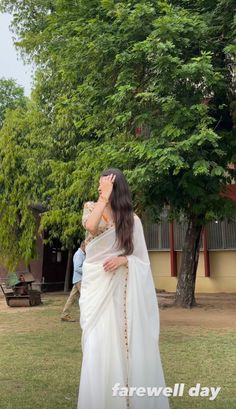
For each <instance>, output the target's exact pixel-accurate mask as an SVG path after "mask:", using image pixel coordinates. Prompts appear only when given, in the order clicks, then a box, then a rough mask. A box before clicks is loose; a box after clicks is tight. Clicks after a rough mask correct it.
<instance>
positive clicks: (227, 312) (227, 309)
mask: <svg viewBox="0 0 236 409" xmlns="http://www.w3.org/2000/svg"><path fill="white" fill-rule="evenodd" d="M67 296H68V294H65V293H62V292H61V293H58V292H57V293H42V301H43V303H44V304H42V305H40V306H37V307H18V308H16V307H15V308H14V307H8V306H7V305H6V302H5V298H4V297H3V295H2V294H0V312H7V313H9V314H14V313H17V312H19V311H20V312H21V313H23V312H27V311H30V308H33V309H34V311H36V310H38V311H42V310H46V309H47V308H48V307H49V306H50V308H56V309H61V307H62V306H63V305H64V302H65V301H66V298H67ZM173 299H174V294H173V293H167V292H162V293H158V304H159V309H160V319H161V325H162V326H163V327H167V326H169V327H173V326H179V327H182V326H183V327H186V326H190V327H191V328H192V329H199V328H207V329H217V330H221V329H222V330H232V329H236V314H235V313H236V294H235V293H232V294H228V293H218V294H205V293H204V294H203V293H198V294H196V301H197V303H198V306H197V307H195V308H192V309H183V308H176V307H174V306H173Z"/></svg>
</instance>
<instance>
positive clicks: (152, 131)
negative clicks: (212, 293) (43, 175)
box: [2, 0, 235, 307]
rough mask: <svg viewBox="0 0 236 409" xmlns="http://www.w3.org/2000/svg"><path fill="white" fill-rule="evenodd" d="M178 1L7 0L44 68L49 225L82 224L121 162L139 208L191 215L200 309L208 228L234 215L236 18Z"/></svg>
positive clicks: (188, 296) (187, 283) (40, 92)
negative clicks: (85, 209)
mask: <svg viewBox="0 0 236 409" xmlns="http://www.w3.org/2000/svg"><path fill="white" fill-rule="evenodd" d="M225 1H226V0H225ZM173 3H174V4H171V3H168V2H167V1H135V0H132V1H130V2H125V1H120V2H116V1H113V0H103V1H97V0H93V2H92V3H91V2H89V3H88V2H86V1H84V0H79V1H77V2H74V1H73V2H65V1H63V0H58V1H57V2H56V3H54V7H51V2H49V1H41V2H37V5H35V4H34V2H32V1H25V2H23V3H22V2H18V1H17V2H15V1H8V0H4V1H2V4H3V6H4V10H10V11H11V10H14V16H15V17H14V24H15V27H16V33H17V34H18V36H19V37H20V39H19V41H18V45H19V47H21V49H22V50H23V51H24V53H25V54H26V55H27V56H31V58H35V61H36V62H37V64H38V67H39V69H38V74H37V81H36V88H35V96H36V97H37V104H38V105H39V107H40V109H41V110H42V112H43V113H44V114H45V115H46V116H47V118H49V122H50V125H49V126H48V130H47V135H48V141H50V142H49V146H50V147H51V148H50V149H49V150H48V151H47V157H48V164H49V166H50V171H49V175H48V177H47V184H46V185H45V192H44V197H45V200H46V201H47V200H48V206H49V211H48V212H47V213H46V214H45V216H44V221H42V225H44V227H45V226H46V225H47V226H50V225H51V230H52V231H54V233H53V234H57V233H56V232H58V234H59V235H60V237H61V236H62V237H63V235H64V232H65V231H70V229H69V230H67V229H66V228H65V224H64V223H67V222H68V225H69V226H70V222H71V229H72V231H74V230H73V229H74V228H75V227H74V226H75V223H77V222H78V223H79V218H77V216H78V213H77V212H78V210H79V209H80V208H81V207H80V206H81V205H82V203H83V201H84V200H86V199H88V198H92V197H93V196H94V197H95V195H96V192H95V187H94V186H95V184H94V182H95V181H96V180H97V177H98V175H99V172H100V170H102V168H104V167H106V166H109V165H112V166H114V165H115V166H117V167H121V168H122V169H123V170H124V171H125V174H126V175H127V177H128V179H129V181H130V184H131V186H132V190H133V192H134V200H135V206H136V207H137V208H138V209H139V212H140V213H142V212H143V211H144V209H146V208H147V207H151V208H152V209H154V211H155V213H159V212H160V211H161V209H162V208H163V206H168V208H169V209H170V212H171V215H175V216H177V215H178V214H180V213H181V214H184V215H185V217H186V220H187V221H188V229H187V233H186V239H185V244H184V248H183V257H182V266H181V269H180V273H179V277H178V285H177V292H176V303H177V304H178V305H181V306H185V307H192V306H193V305H194V304H195V298H194V290H195V278H196V267H197V262H198V254H199V241H200V234H201V230H202V226H203V225H204V224H205V223H207V222H208V221H209V220H212V219H214V218H215V217H219V216H223V215H226V214H228V215H230V214H232V212H233V211H235V208H234V209H233V208H232V206H231V204H230V202H229V201H228V200H227V199H226V198H224V197H223V196H221V195H220V193H221V192H222V191H223V190H224V188H225V185H226V184H227V183H230V182H231V180H232V176H233V171H232V170H230V169H228V168H227V165H228V163H229V162H231V160H232V159H233V157H234V155H235V142H234V140H233V134H232V116H233V115H232V106H233V101H232V99H233V98H232V95H233V93H232V92H231V91H230V92H229V90H232V89H233V81H234V80H233V75H232V65H233V62H232V61H233V56H234V55H235V48H234V45H233V42H232V36H231V33H232V32H233V30H234V27H235V26H234V24H235V23H234V20H233V18H231V17H230V15H228V14H227V26H226V25H225V23H224V21H223V20H221V17H220V12H221V8H222V4H223V3H222V1H220V0H219V1H218V2H217V6H216V7H215V5H213V4H212V3H211V2H209V1H206V2H197V3H196V5H195V6H191V4H190V3H189V2H188V1H187V0H186V1H175V2H173ZM29 13H30V15H32V16H33V18H32V21H31V20H30V19H29V18H28V17H29ZM220 21H221V23H220V24H219V22H220ZM222 24H223V25H224V38H226V40H224V41H221V40H220V38H221V35H222V32H221V29H222ZM227 34H229V35H227ZM52 147H55V150H53V148H52ZM59 192H60V194H59ZM71 209H73V212H74V213H73V212H70V211H69V210H71ZM67 216H68V218H67ZM64 217H65V219H64ZM73 217H74V219H73ZM72 236H73V234H72ZM68 238H69V235H68Z"/></svg>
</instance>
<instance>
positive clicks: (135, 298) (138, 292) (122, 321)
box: [77, 215, 169, 409]
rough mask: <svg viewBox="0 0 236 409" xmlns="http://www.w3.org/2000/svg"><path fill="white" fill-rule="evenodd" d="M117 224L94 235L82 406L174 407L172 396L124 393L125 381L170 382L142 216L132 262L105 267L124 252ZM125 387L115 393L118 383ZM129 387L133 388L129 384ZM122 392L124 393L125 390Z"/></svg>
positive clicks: (87, 275) (86, 270) (83, 310)
mask: <svg viewBox="0 0 236 409" xmlns="http://www.w3.org/2000/svg"><path fill="white" fill-rule="evenodd" d="M115 240H116V235H115V228H114V227H111V228H109V229H108V230H106V231H105V232H103V233H102V234H100V235H99V236H98V237H96V238H94V239H93V240H92V241H90V242H89V243H88V245H87V248H86V260H85V262H84V264H83V279H82V285H81V295H80V300H79V304H80V324H81V328H82V351H83V361H82V366H81V376H80V387H79V397H78V407H77V409H127V408H129V409H169V403H168V398H167V397H165V396H163V395H159V396H147V394H145V395H144V396H142V397H141V396H137V395H136V394H135V393H130V394H132V395H133V396H129V397H126V396H124V391H126V389H124V388H125V387H127V388H131V387H137V388H138V387H144V388H146V387H157V388H158V387H163V388H164V387H165V380H164V374H163V370H162V363H161V359H160V353H159V346H158V342H159V309H158V303H157V298H156V292H155V288H154V283H153V278H152V273H151V269H150V261H149V257H148V252H147V247H146V243H145V238H144V234H143V227H142V223H141V221H140V219H139V218H138V216H136V215H135V216H134V234H133V240H134V252H133V254H132V255H130V256H128V268H127V267H120V268H118V269H117V270H116V271H115V272H113V273H109V272H105V271H104V269H103V263H104V261H105V260H107V259H108V258H110V257H113V256H117V255H119V254H121V251H120V250H118V249H117V247H116V245H115ZM116 384H119V387H120V388H122V391H123V392H122V391H121V390H120V392H118V393H116V394H115V395H116V396H113V389H112V388H113V387H114V386H115V385H116ZM128 390H129V389H128ZM120 395H122V396H120Z"/></svg>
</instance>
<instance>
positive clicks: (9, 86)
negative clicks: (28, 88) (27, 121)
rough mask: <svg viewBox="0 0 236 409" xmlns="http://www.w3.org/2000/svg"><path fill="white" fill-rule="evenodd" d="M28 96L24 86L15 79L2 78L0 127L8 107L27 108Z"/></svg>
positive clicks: (0, 79)
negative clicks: (25, 93)
mask: <svg viewBox="0 0 236 409" xmlns="http://www.w3.org/2000/svg"><path fill="white" fill-rule="evenodd" d="M26 105H27V98H26V97H25V95H24V88H23V87H21V86H19V85H17V83H16V81H15V80H13V79H6V78H0V127H1V126H2V125H3V121H4V118H5V115H6V112H7V110H8V109H15V108H17V107H22V108H26Z"/></svg>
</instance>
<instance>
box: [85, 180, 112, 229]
mask: <svg viewBox="0 0 236 409" xmlns="http://www.w3.org/2000/svg"><path fill="white" fill-rule="evenodd" d="M115 178H116V175H113V174H110V175H108V176H103V177H101V178H100V182H99V192H100V196H99V199H98V201H97V202H96V204H95V206H94V208H93V210H92V212H91V214H90V216H89V217H88V219H87V221H86V226H85V228H86V230H88V231H89V232H90V233H91V234H93V235H94V234H96V233H97V228H98V225H99V222H100V220H101V217H102V214H103V211H104V209H105V207H106V205H107V203H108V202H109V197H110V195H111V192H112V189H113V182H114V180H115Z"/></svg>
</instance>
